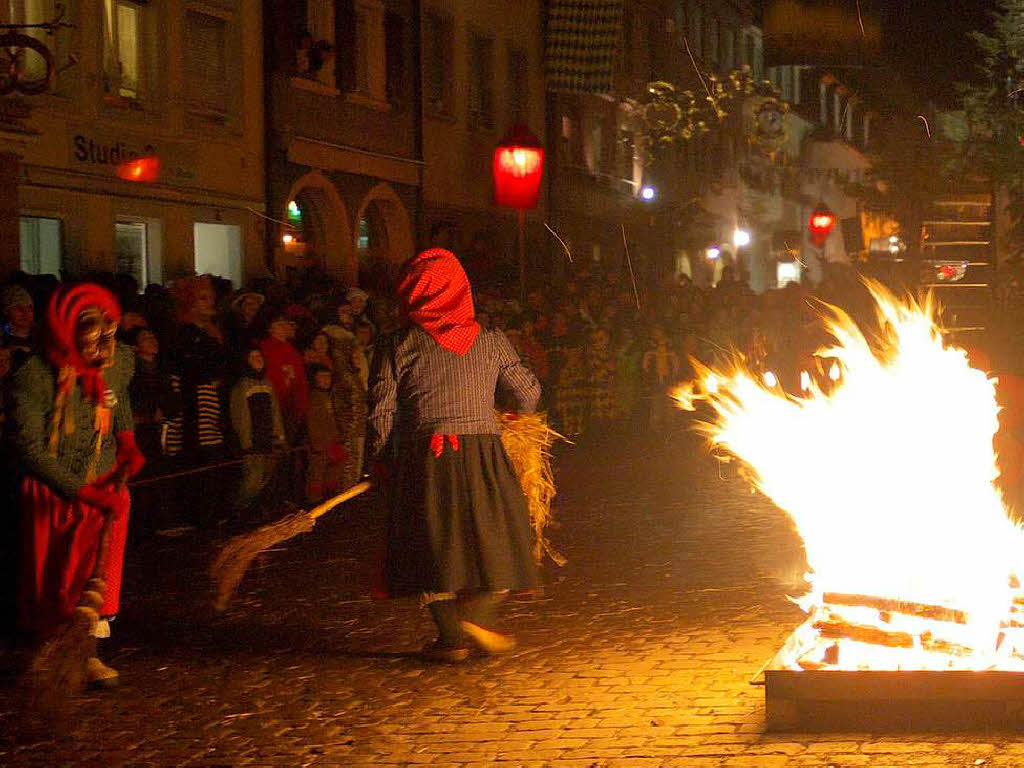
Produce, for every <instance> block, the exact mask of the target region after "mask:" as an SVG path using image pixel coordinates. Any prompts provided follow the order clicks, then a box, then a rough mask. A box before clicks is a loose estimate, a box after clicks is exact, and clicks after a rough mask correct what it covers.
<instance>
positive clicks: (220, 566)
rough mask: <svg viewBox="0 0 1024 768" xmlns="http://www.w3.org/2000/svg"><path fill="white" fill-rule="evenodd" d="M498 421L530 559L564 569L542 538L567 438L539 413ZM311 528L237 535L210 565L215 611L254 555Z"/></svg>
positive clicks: (289, 522) (274, 527)
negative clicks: (526, 519)
mask: <svg viewBox="0 0 1024 768" xmlns="http://www.w3.org/2000/svg"><path fill="white" fill-rule="evenodd" d="M497 422H498V432H499V434H500V437H501V443H502V445H503V446H504V448H505V453H507V454H508V457H509V459H510V460H511V461H512V466H513V467H514V468H515V471H516V475H517V476H518V477H519V483H520V485H521V486H522V488H523V494H524V495H525V496H526V505H527V508H528V509H529V512H530V524H531V526H532V527H533V532H534V536H535V544H534V549H533V556H534V558H535V559H536V560H537V562H538V563H539V562H540V561H541V560H542V559H543V557H544V555H547V556H548V557H550V558H551V559H552V560H553V561H554V562H555V563H557V564H558V565H565V563H566V559H565V557H563V556H562V555H561V554H559V553H558V552H557V551H555V549H554V548H553V547H552V546H551V542H550V541H548V539H547V537H546V536H545V534H544V531H545V529H546V528H547V526H548V525H549V524H550V523H551V500H552V499H553V498H554V497H555V481H554V473H553V472H552V470H551V446H552V445H553V444H554V442H555V441H556V440H564V439H565V438H563V437H562V436H561V435H560V434H558V433H557V432H556V431H555V430H553V429H551V427H549V426H548V423H547V419H546V417H545V415H544V414H543V413H532V414H525V415H522V416H516V415H509V414H503V413H498V414H497ZM314 525H316V518H315V517H313V515H311V514H310V513H309V512H308V511H302V512H296V513H295V514H292V515H288V516H287V517H285V518H283V519H281V520H278V521H277V522H274V523H269V524H268V525H264V526H263V527H262V528H257V529H256V530H255V531H252V532H251V533H244V534H242V535H240V536H236V537H234V538H233V539H231V540H230V541H229V542H228V543H227V544H225V545H224V548H223V549H221V551H220V554H219V555H217V557H216V559H215V560H214V561H213V563H212V564H211V566H210V578H211V579H212V580H213V583H214V587H215V594H214V601H213V607H214V610H215V611H217V613H223V612H224V610H225V609H226V608H227V606H228V603H229V602H231V598H232V597H233V596H234V594H235V590H237V589H238V585H239V584H240V583H241V581H242V577H243V576H245V572H246V571H247V570H248V568H249V565H250V563H252V561H253V559H255V557H256V556H257V555H258V554H260V553H261V552H263V551H265V550H267V549H270V548H271V547H273V546H275V545H276V544H280V543H281V542H283V541H287V540H288V539H290V538H292V537H293V536H297V535H299V534H300V533H306V532H307V531H311V530H312V529H313V526H314Z"/></svg>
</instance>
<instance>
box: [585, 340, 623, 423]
mask: <svg viewBox="0 0 1024 768" xmlns="http://www.w3.org/2000/svg"><path fill="white" fill-rule="evenodd" d="M585 362H586V367H587V387H588V389H589V390H590V391H589V393H588V394H589V397H588V400H589V401H590V402H589V406H590V408H589V410H590V421H591V422H592V423H594V424H596V425H601V426H606V425H608V424H609V423H611V422H612V421H615V420H617V419H618V418H619V415H620V414H619V410H618V403H617V401H616V400H615V357H614V356H613V355H612V349H611V336H610V335H609V334H608V331H606V330H605V329H604V328H598V329H597V330H595V331H592V332H591V333H590V345H589V346H588V347H587V352H586V361H585Z"/></svg>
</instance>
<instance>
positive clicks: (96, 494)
mask: <svg viewBox="0 0 1024 768" xmlns="http://www.w3.org/2000/svg"><path fill="white" fill-rule="evenodd" d="M77 497H78V500H79V501H81V502H84V503H86V504H88V505H89V506H90V507H96V508H97V509H99V510H101V511H102V512H103V513H104V514H106V515H112V514H116V513H117V512H119V511H120V510H121V508H122V507H123V506H124V504H123V502H122V499H121V495H120V494H119V493H115V492H114V491H112V490H110V489H109V487H103V486H100V485H98V484H97V483H90V484H89V485H83V486H82V487H81V488H79V489H78V494H77Z"/></svg>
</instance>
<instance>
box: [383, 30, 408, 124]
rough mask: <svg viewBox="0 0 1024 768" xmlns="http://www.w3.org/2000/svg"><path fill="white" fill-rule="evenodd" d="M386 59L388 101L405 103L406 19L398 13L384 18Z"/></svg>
mask: <svg viewBox="0 0 1024 768" xmlns="http://www.w3.org/2000/svg"><path fill="white" fill-rule="evenodd" d="M384 58H385V66H386V72H385V74H386V78H385V79H386V84H385V85H386V87H385V90H386V92H387V97H388V101H390V102H391V103H392V104H401V103H402V102H404V101H405V19H404V18H402V17H401V16H399V15H398V14H397V13H389V14H387V16H385V17H384Z"/></svg>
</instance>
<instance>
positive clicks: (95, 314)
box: [75, 306, 118, 369]
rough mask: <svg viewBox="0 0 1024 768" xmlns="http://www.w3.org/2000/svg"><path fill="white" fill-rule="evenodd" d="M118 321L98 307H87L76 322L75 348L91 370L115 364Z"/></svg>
mask: <svg viewBox="0 0 1024 768" xmlns="http://www.w3.org/2000/svg"><path fill="white" fill-rule="evenodd" d="M117 325H118V324H117V321H116V320H114V319H113V318H111V317H110V315H108V314H107V313H106V312H104V311H103V310H102V309H100V308H99V307H96V306H91V307H86V308H85V309H83V310H82V311H81V312H80V313H79V314H78V317H77V319H76V320H75V348H76V349H77V350H78V354H79V356H80V357H81V359H82V362H83V363H85V364H86V365H87V366H89V367H90V368H99V369H104V368H109V367H110V366H111V365H113V364H114V335H115V334H116V333H117Z"/></svg>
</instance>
